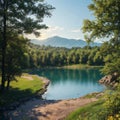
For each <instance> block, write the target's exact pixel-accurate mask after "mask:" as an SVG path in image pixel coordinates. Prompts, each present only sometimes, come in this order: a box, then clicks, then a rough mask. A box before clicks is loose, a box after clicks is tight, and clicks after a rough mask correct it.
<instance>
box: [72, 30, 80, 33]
mask: <svg viewBox="0 0 120 120" xmlns="http://www.w3.org/2000/svg"><path fill="white" fill-rule="evenodd" d="M71 32H73V33H79V32H80V29H75V30H72V31H71Z"/></svg>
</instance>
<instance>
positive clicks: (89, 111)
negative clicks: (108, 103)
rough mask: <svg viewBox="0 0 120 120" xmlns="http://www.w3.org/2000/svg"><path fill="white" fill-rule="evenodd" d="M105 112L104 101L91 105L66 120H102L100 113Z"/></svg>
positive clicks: (75, 112)
mask: <svg viewBox="0 0 120 120" xmlns="http://www.w3.org/2000/svg"><path fill="white" fill-rule="evenodd" d="M102 110H103V101H101V100H99V101H97V102H94V103H91V104H89V105H86V106H83V107H81V108H79V109H78V110H76V111H74V112H72V113H71V114H70V115H69V116H68V117H67V118H66V119H65V120H101V119H100V116H99V115H100V113H101V112H102Z"/></svg>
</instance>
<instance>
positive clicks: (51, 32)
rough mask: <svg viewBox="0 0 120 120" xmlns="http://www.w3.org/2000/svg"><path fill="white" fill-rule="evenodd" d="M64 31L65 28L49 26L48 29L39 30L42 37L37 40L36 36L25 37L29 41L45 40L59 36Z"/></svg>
mask: <svg viewBox="0 0 120 120" xmlns="http://www.w3.org/2000/svg"><path fill="white" fill-rule="evenodd" d="M63 30H64V28H63V27H60V26H48V29H43V30H39V32H40V37H37V38H36V37H35V35H34V34H29V35H25V37H27V38H29V39H39V40H44V39H46V38H49V37H53V36H56V35H58V33H59V32H61V31H63Z"/></svg>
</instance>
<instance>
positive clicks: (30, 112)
mask: <svg viewBox="0 0 120 120" xmlns="http://www.w3.org/2000/svg"><path fill="white" fill-rule="evenodd" d="M99 94H101V93H92V94H90V95H91V96H92V97H85V96H83V97H79V98H76V99H67V100H45V99H37V98H33V99H31V100H29V101H27V102H25V103H24V104H22V105H20V106H19V107H18V108H17V109H15V110H12V111H9V113H8V115H9V117H10V118H11V119H12V120H21V119H23V118H26V119H37V120H63V119H64V118H65V117H66V116H67V115H68V114H70V113H71V112H72V111H74V110H76V109H78V108H79V107H81V106H84V105H87V104H89V103H92V102H96V101H98V100H99V97H100V96H99ZM26 115H27V116H26Z"/></svg>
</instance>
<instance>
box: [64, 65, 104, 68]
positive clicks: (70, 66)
mask: <svg viewBox="0 0 120 120" xmlns="http://www.w3.org/2000/svg"><path fill="white" fill-rule="evenodd" d="M101 67H102V66H90V65H87V64H73V65H66V66H63V67H62V68H66V69H83V68H101Z"/></svg>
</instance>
